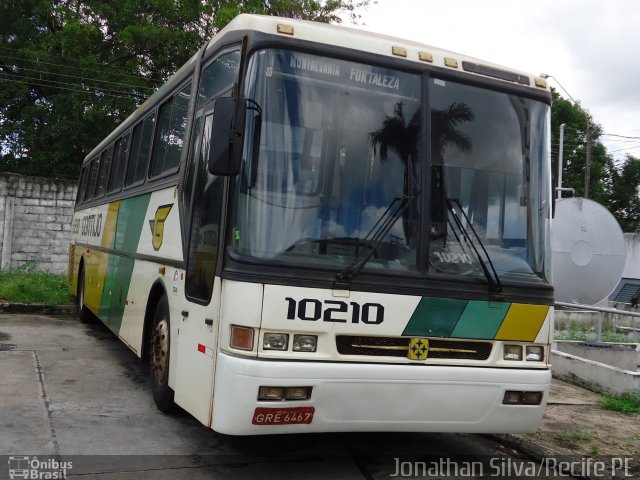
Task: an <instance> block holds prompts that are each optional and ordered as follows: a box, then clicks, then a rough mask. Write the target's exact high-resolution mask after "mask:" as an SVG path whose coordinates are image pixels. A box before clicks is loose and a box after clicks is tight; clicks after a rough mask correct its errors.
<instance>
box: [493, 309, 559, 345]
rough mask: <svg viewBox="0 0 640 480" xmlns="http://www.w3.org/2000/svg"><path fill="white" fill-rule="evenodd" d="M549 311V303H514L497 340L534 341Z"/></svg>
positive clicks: (497, 334) (497, 335)
mask: <svg viewBox="0 0 640 480" xmlns="http://www.w3.org/2000/svg"><path fill="white" fill-rule="evenodd" d="M548 313H549V306H548V305H525V304H522V303H513V304H511V307H510V308H509V311H508V312H507V315H506V317H505V318H504V320H503V322H502V325H501V326H500V329H499V330H498V333H496V337H495V338H496V340H519V341H522V342H533V341H534V340H535V338H536V336H537V335H538V332H539V331H540V328H541V327H542V324H543V323H544V320H545V318H547V314H548Z"/></svg>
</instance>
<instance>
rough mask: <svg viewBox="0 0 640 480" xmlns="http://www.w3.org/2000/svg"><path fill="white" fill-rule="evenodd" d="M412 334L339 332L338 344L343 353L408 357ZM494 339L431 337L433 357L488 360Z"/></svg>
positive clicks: (431, 355)
mask: <svg viewBox="0 0 640 480" xmlns="http://www.w3.org/2000/svg"><path fill="white" fill-rule="evenodd" d="M410 341H411V338H410V337H362V336H355V335H338V336H337V337H336V346H337V348H338V353H339V354H341V355H357V356H376V357H402V358H407V352H408V350H409V342H410ZM491 347H492V344H491V343H490V342H469V341H465V340H462V341H459V340H448V339H447V340H444V339H433V338H430V339H429V357H428V358H432V359H435V358H439V359H448V360H452V359H455V360H486V359H488V358H489V355H491Z"/></svg>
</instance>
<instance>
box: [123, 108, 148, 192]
mask: <svg viewBox="0 0 640 480" xmlns="http://www.w3.org/2000/svg"><path fill="white" fill-rule="evenodd" d="M154 123H155V114H153V115H149V116H148V117H147V118H145V119H144V120H143V121H142V122H140V123H138V124H137V125H136V126H135V127H134V128H133V140H132V142H131V155H130V158H129V164H128V165H127V175H126V178H125V182H124V186H125V187H128V186H130V185H134V184H136V183H140V182H142V181H144V177H145V175H146V172H147V164H148V163H149V153H150V150H151V137H152V136H153V125H154Z"/></svg>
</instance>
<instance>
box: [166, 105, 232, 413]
mask: <svg viewBox="0 0 640 480" xmlns="http://www.w3.org/2000/svg"><path fill="white" fill-rule="evenodd" d="M211 124H212V108H209V109H205V111H204V113H203V114H202V115H201V116H198V118H197V119H196V129H195V131H196V134H197V135H198V137H199V140H198V139H197V140H196V142H197V146H196V148H195V149H194V150H195V151H194V155H195V158H194V160H195V161H194V164H193V168H195V169H196V171H195V172H194V175H192V176H191V180H192V181H193V184H192V187H191V188H193V190H192V192H191V193H192V201H191V208H190V209H189V220H188V221H187V225H190V232H189V243H188V251H187V271H186V278H185V284H184V295H185V302H184V305H185V308H184V310H183V311H182V312H181V318H180V319H179V320H178V321H179V334H178V345H177V347H178V348H177V361H176V363H175V365H176V375H175V385H174V390H175V401H176V403H177V404H178V405H180V406H181V407H182V408H184V409H185V410H187V411H188V412H189V413H191V414H192V415H193V416H194V417H196V418H197V419H198V420H200V421H201V422H202V423H204V424H205V425H210V422H211V404H212V395H213V378H214V370H215V352H216V348H217V338H218V325H219V313H220V291H221V286H220V278H219V277H216V275H215V274H216V267H217V262H218V251H219V247H220V237H221V235H220V220H221V216H222V208H223V198H224V178H223V177H217V176H214V175H210V174H209V172H208V170H207V158H208V154H209V142H210V138H211Z"/></svg>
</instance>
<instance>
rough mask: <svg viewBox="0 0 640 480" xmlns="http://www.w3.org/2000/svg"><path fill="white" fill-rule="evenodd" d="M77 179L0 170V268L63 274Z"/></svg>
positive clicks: (65, 266) (65, 265)
mask: <svg viewBox="0 0 640 480" xmlns="http://www.w3.org/2000/svg"><path fill="white" fill-rule="evenodd" d="M76 189H77V182H75V181H67V180H57V179H50V178H40V177H26V176H23V175H15V174H9V173H0V270H11V269H15V268H18V267H20V266H21V265H23V264H24V263H25V262H27V261H33V262H34V266H35V268H37V269H38V270H42V271H49V272H53V273H66V271H67V265H68V252H69V231H70V227H71V217H72V215H73V205H74V202H75V198H76Z"/></svg>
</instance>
